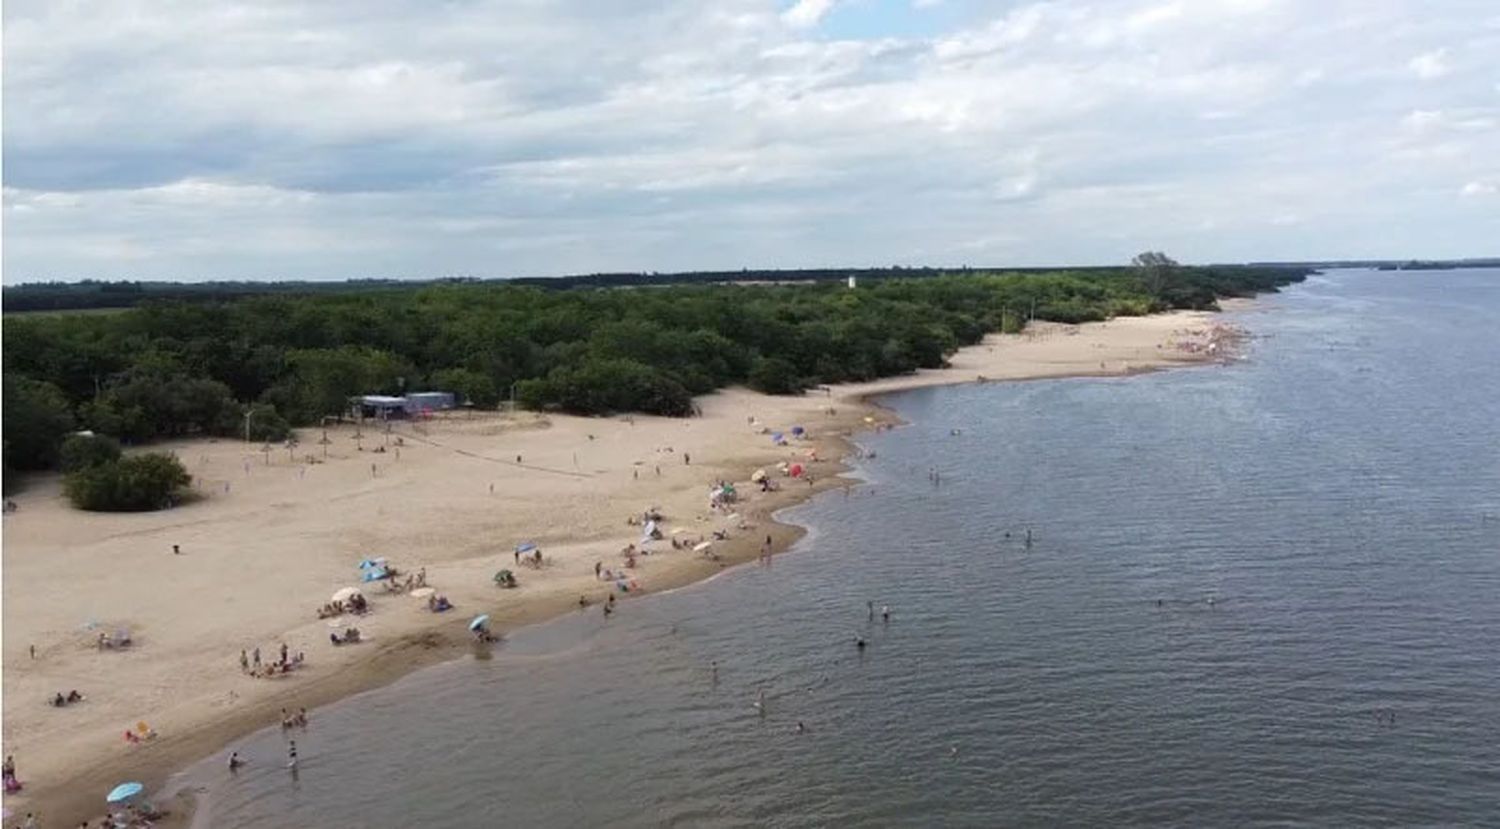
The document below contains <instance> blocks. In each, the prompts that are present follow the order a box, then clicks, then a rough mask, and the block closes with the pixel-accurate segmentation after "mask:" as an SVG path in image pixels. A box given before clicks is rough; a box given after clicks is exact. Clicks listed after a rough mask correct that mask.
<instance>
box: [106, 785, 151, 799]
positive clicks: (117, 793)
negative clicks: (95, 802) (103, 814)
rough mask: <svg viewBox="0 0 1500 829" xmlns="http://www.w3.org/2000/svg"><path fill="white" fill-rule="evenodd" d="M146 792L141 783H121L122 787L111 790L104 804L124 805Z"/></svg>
mask: <svg viewBox="0 0 1500 829" xmlns="http://www.w3.org/2000/svg"><path fill="white" fill-rule="evenodd" d="M145 790H146V787H145V786H142V785H141V784H140V783H121V784H120V785H118V786H116V787H114V788H113V789H110V790H109V794H108V795H105V797H104V802H105V803H124V802H125V801H127V800H129V799H130V798H132V797H135V796H136V795H138V794H140V793H141V792H143V791H145Z"/></svg>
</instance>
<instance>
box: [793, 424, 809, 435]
mask: <svg viewBox="0 0 1500 829" xmlns="http://www.w3.org/2000/svg"><path fill="white" fill-rule="evenodd" d="M805 431H807V430H806V429H803V428H802V427H801V426H793V427H792V434H794V435H800V434H802V433H803V432H805Z"/></svg>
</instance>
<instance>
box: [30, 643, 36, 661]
mask: <svg viewBox="0 0 1500 829" xmlns="http://www.w3.org/2000/svg"><path fill="white" fill-rule="evenodd" d="M31 658H32V659H36V645H32V646H31Z"/></svg>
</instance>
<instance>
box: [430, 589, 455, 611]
mask: <svg viewBox="0 0 1500 829" xmlns="http://www.w3.org/2000/svg"><path fill="white" fill-rule="evenodd" d="M427 609H428V610H430V611H432V612H433V613H442V612H443V611H445V610H452V609H453V602H450V601H448V597H447V596H444V595H442V594H440V593H434V594H432V595H431V596H428V597H427Z"/></svg>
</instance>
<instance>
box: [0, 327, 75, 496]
mask: <svg viewBox="0 0 1500 829" xmlns="http://www.w3.org/2000/svg"><path fill="white" fill-rule="evenodd" d="M8 324H9V323H7V325H8ZM3 393H4V395H5V401H4V412H3V417H4V437H5V464H6V465H7V466H9V467H10V468H11V469H21V470H24V469H47V468H48V467H50V466H52V465H53V464H54V463H56V462H57V453H58V450H59V449H60V448H61V447H62V442H63V438H64V437H66V436H67V434H68V432H70V431H72V430H73V413H72V407H70V406H69V405H68V399H67V398H66V397H64V396H63V393H62V391H61V390H60V389H58V388H57V386H54V385H52V384H51V383H45V382H42V381H39V380H33V379H31V378H29V377H20V376H14V377H13V376H11V374H10V373H8V372H7V373H6V374H5V377H4V389H3Z"/></svg>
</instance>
